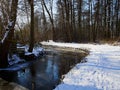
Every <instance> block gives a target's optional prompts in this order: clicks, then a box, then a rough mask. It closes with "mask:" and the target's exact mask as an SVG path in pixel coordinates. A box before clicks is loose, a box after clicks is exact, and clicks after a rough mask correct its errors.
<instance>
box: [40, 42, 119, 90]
mask: <svg viewBox="0 0 120 90" xmlns="http://www.w3.org/2000/svg"><path fill="white" fill-rule="evenodd" d="M41 43H42V44H43V45H48V46H49V45H50V46H57V47H71V48H80V49H87V50H89V51H90V54H89V55H88V56H87V57H86V58H85V59H86V60H87V62H86V63H78V64H77V65H76V66H75V67H74V68H72V69H71V70H70V71H69V72H68V73H67V74H66V75H65V77H64V79H63V81H62V82H61V84H59V85H58V86H57V87H56V88H55V90H120V46H112V45H108V44H101V45H99V44H77V43H56V42H53V41H49V42H41Z"/></svg>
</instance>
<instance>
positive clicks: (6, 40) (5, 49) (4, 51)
mask: <svg viewBox="0 0 120 90" xmlns="http://www.w3.org/2000/svg"><path fill="white" fill-rule="evenodd" d="M17 5H18V0H12V4H11V16H10V23H9V25H8V28H7V31H6V33H5V35H4V37H3V39H2V41H1V43H0V67H1V68H3V67H7V66H8V65H9V63H8V53H9V50H10V45H11V44H12V43H11V41H12V39H13V37H14V26H15V22H16V17H17Z"/></svg>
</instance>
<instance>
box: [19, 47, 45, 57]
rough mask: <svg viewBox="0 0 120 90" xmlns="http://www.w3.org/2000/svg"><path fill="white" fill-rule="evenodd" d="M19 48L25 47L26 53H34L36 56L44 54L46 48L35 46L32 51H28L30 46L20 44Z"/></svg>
mask: <svg viewBox="0 0 120 90" xmlns="http://www.w3.org/2000/svg"><path fill="white" fill-rule="evenodd" d="M18 48H24V49H25V55H30V54H34V55H35V56H36V57H37V56H39V54H42V53H43V52H44V49H43V48H42V47H39V46H37V47H34V48H33V51H32V52H28V49H29V46H28V45H26V46H19V47H18Z"/></svg>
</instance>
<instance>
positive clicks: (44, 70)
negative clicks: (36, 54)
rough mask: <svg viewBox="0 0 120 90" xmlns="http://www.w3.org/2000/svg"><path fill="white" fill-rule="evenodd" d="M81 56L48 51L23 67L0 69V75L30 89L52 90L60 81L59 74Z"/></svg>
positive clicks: (70, 66) (77, 61) (65, 70)
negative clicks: (18, 68)
mask: <svg viewBox="0 0 120 90" xmlns="http://www.w3.org/2000/svg"><path fill="white" fill-rule="evenodd" d="M82 58H83V57H82V56H77V55H70V54H69V53H67V54H60V53H56V54H53V53H48V54H46V55H44V56H42V57H41V58H39V59H37V60H35V61H34V62H33V61H32V62H27V63H28V64H29V65H28V64H27V65H28V66H27V67H25V68H23V69H20V70H17V71H16V70H14V71H13V70H5V71H4V70H3V71H0V77H1V78H3V79H5V80H7V81H10V82H15V83H18V84H20V85H22V86H24V87H26V88H28V89H30V90H53V89H54V88H55V87H56V86H57V85H58V84H59V83H60V79H61V76H62V75H64V74H66V73H67V72H68V71H69V70H70V69H71V68H72V67H73V66H74V65H75V64H77V63H79V62H81V60H82ZM21 66H22V64H21Z"/></svg>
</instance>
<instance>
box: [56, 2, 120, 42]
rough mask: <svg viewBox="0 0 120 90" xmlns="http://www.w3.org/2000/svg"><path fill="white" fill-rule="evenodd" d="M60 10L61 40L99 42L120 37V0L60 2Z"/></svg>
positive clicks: (57, 30) (58, 23)
mask: <svg viewBox="0 0 120 90" xmlns="http://www.w3.org/2000/svg"><path fill="white" fill-rule="evenodd" d="M57 9H58V13H57V16H56V17H57V18H56V21H57V22H56V23H57V24H56V28H57V29H56V34H57V35H58V37H57V39H59V38H61V37H62V39H63V40H65V41H75V42H86V41H91V42H96V41H100V40H104V39H108V40H109V39H116V38H119V37H120V1H119V0H58V2H57ZM58 32H59V33H58Z"/></svg>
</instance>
